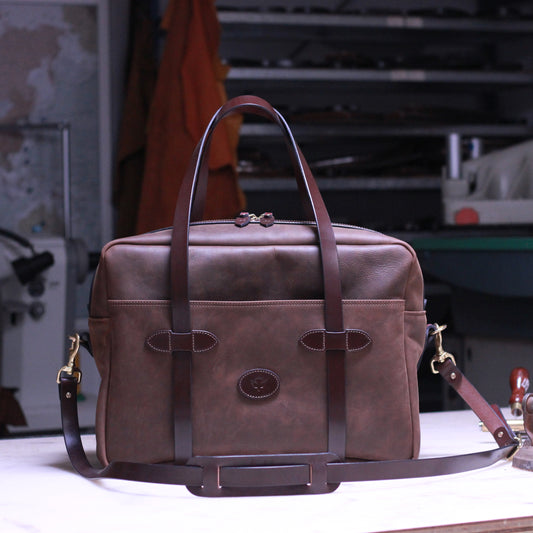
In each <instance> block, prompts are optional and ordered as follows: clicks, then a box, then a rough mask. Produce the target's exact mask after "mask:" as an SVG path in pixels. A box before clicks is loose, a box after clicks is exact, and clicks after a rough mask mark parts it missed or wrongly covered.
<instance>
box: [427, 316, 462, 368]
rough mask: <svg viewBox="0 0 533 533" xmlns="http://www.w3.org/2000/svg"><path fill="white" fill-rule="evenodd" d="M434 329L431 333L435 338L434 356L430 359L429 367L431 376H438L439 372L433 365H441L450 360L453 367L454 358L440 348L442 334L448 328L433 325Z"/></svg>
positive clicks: (444, 325)
mask: <svg viewBox="0 0 533 533" xmlns="http://www.w3.org/2000/svg"><path fill="white" fill-rule="evenodd" d="M434 327H435V329H434V330H433V331H432V332H431V335H433V336H434V337H435V341H434V342H435V350H436V352H435V355H434V356H433V358H432V359H431V362H430V365H431V371H432V372H433V374H438V373H439V371H438V370H437V369H436V367H435V364H437V363H438V364H442V363H444V361H446V359H451V361H452V363H453V364H454V365H455V364H456V363H455V357H454V356H453V355H452V354H451V353H448V352H445V351H444V349H443V347H442V332H443V331H444V330H445V329H446V328H447V327H448V326H447V325H446V324H443V325H442V326H439V325H438V324H434Z"/></svg>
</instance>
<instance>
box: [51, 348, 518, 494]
mask: <svg viewBox="0 0 533 533" xmlns="http://www.w3.org/2000/svg"><path fill="white" fill-rule="evenodd" d="M444 354H445V355H444V357H443V356H442V354H440V359H439V358H438V357H437V359H435V360H434V361H433V362H432V366H433V367H434V368H435V369H436V371H438V373H439V374H441V376H442V377H443V378H444V379H445V380H446V381H447V382H448V383H449V384H450V385H451V386H452V387H453V388H454V389H455V390H456V391H457V392H458V394H459V395H460V396H461V397H462V398H463V399H464V400H465V402H466V403H467V404H468V405H469V406H470V407H471V409H472V410H473V411H474V412H475V413H476V415H477V416H478V417H479V418H480V419H481V421H482V422H484V423H485V425H486V426H487V428H488V430H489V431H490V432H491V433H492V435H493V437H494V439H495V441H496V443H497V444H498V448H495V449H493V450H488V451H483V452H477V453H471V454H465V455H455V456H450V457H440V458H428V459H414V460H395V461H365V462H336V457H335V456H334V455H333V454H330V453H322V454H297V455H265V456H230V457H194V458H193V459H192V460H191V461H190V462H189V464H187V465H175V464H141V463H131V462H121V461H116V462H112V463H110V464H109V465H108V466H106V467H105V468H102V469H97V468H94V467H93V466H92V465H91V464H90V463H89V460H88V459H87V456H86V454H85V451H84V449H83V444H82V441H81V436H80V428H79V422H78V409H77V385H78V381H79V376H78V375H74V373H69V371H68V369H67V368H66V367H64V368H63V369H62V370H64V371H63V372H60V374H59V376H58V383H59V397H60V404H61V418H62V425H63V435H64V439H65V444H66V448H67V452H68V455H69V457H70V460H71V463H72V465H73V466H74V468H75V469H76V470H77V471H78V472H79V473H80V474H81V475H82V476H84V477H87V478H116V479H127V480H135V481H147V482H152V483H168V484H176V485H186V486H187V488H188V489H189V490H190V491H191V492H192V493H194V494H197V495H200V496H252V495H270V494H305V493H325V492H331V491H333V490H335V489H336V488H337V487H338V486H339V484H340V483H341V482H344V481H369V480H384V479H401V478H416V477H427V476H438V475H444V474H454V473H458V472H465V471H468V470H474V469H476V468H482V467H486V466H489V465H491V464H493V463H495V462H496V461H498V460H500V459H503V458H507V457H510V456H511V455H512V454H513V453H514V451H515V450H516V448H517V446H518V439H517V438H516V436H515V435H514V433H513V431H512V430H511V429H510V428H509V426H508V424H507V423H506V422H505V419H503V417H502V415H501V413H500V412H499V410H498V409H497V408H496V409H494V408H493V407H491V406H490V405H489V404H488V403H487V402H486V401H485V399H484V398H483V397H482V396H481V394H480V393H479V392H478V391H477V390H476V389H475V387H474V386H473V385H472V384H471V383H470V382H469V381H468V380H467V379H466V377H465V376H464V375H463V373H462V372H461V371H460V370H459V368H458V367H457V366H456V365H455V363H454V361H453V358H452V357H451V356H449V354H446V352H444ZM437 355H439V353H438V354H437ZM446 356H449V357H446ZM71 370H72V369H71Z"/></svg>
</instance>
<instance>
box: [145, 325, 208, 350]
mask: <svg viewBox="0 0 533 533" xmlns="http://www.w3.org/2000/svg"><path fill="white" fill-rule="evenodd" d="M217 343H218V339H217V338H216V337H215V335H213V334H212V333H209V331H202V330H193V331H192V332H190V333H174V332H173V331H171V330H169V329H165V330H159V331H156V332H155V333H153V334H152V335H150V336H149V337H148V338H147V339H146V345H147V346H148V347H149V348H150V349H151V350H153V351H155V352H165V353H168V352H177V351H187V352H194V353H198V352H207V351H209V350H211V349H212V348H214V347H215V346H216V345H217Z"/></svg>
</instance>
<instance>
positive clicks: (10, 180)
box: [0, 1, 100, 249]
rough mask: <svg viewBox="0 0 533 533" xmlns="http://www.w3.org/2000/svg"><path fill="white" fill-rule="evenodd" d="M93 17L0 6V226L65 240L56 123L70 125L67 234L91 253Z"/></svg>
mask: <svg viewBox="0 0 533 533" xmlns="http://www.w3.org/2000/svg"><path fill="white" fill-rule="evenodd" d="M96 15H97V13H96V7H95V6H83V5H73V6H61V5H58V4H50V5H47V4H42V5H35V4H26V3H17V2H14V1H12V2H3V1H0V190H1V193H2V194H1V196H0V227H4V228H6V229H10V230H12V231H17V232H19V233H22V234H25V235H28V234H30V235H31V234H32V233H34V234H35V233H46V234H53V235H62V234H63V231H64V228H63V220H64V219H63V208H62V205H63V178H62V159H61V133H60V129H58V127H57V124H68V127H69V130H70V162H71V205H72V228H73V236H74V237H79V238H83V239H84V240H85V241H86V243H87V245H88V246H89V249H95V248H98V247H99V245H100V229H99V228H100V225H99V188H98V187H99V186H98V181H99V176H98V111H97V110H98V56H97V28H96V23H97V21H96ZM13 124H17V125H21V124H24V125H26V126H29V127H24V128H22V129H20V130H16V131H15V130H10V131H5V127H6V126H7V125H13ZM32 125H33V126H35V125H39V128H32V127H31V126H32ZM2 126H3V127H4V129H3V130H2Z"/></svg>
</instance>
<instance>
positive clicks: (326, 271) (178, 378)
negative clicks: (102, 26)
mask: <svg viewBox="0 0 533 533" xmlns="http://www.w3.org/2000/svg"><path fill="white" fill-rule="evenodd" d="M236 112H248V113H252V114H257V115H260V116H263V117H265V118H268V119H270V120H272V121H273V122H275V123H276V124H278V125H279V126H280V128H281V130H282V131H283V134H284V136H285V138H286V140H287V141H288V147H289V154H290V156H291V159H292V160H293V162H294V163H295V167H296V168H297V169H299V172H297V173H296V178H297V180H298V183H299V186H300V188H301V189H302V190H305V191H306V198H307V201H308V205H309V206H310V207H311V211H312V214H313V219H314V220H315V222H316V226H317V234H318V245H319V249H320V256H321V264H322V275H323V283H324V321H325V328H326V331H328V332H331V333H341V332H344V325H343V313H342V293H341V279H340V269H339V261H338V255H337V244H336V241H335V234H334V232H333V227H332V225H331V220H330V218H329V214H328V212H327V209H326V206H325V204H324V201H323V199H322V196H321V194H320V191H319V190H318V186H317V185H316V182H315V180H314V178H313V176H312V174H311V171H310V170H309V166H308V165H307V162H306V161H305V158H304V156H303V154H302V153H301V151H300V150H299V148H298V146H297V144H296V142H295V140H294V137H293V135H292V133H291V131H290V128H289V126H288V125H287V123H286V122H285V120H284V118H283V117H282V116H281V115H280V114H279V113H278V112H277V111H276V110H275V109H274V108H272V107H271V106H270V104H268V102H266V101H265V100H262V99H261V98H257V97H254V96H241V97H237V98H234V99H232V100H229V101H228V102H227V103H226V104H224V105H223V106H222V107H221V108H220V109H219V110H218V112H217V113H216V114H215V115H214V117H213V119H212V120H211V122H210V124H209V125H208V127H207V129H206V132H205V134H204V136H203V138H202V140H201V141H200V142H199V144H198V146H197V148H196V149H195V152H194V157H193V163H192V164H191V165H190V167H189V170H188V172H187V174H186V176H185V177H184V179H183V182H182V186H181V189H180V193H179V196H178V201H177V205H176V211H175V214H174V224H173V232H172V242H171V251H170V274H171V280H170V284H171V300H172V325H173V331H174V332H175V333H189V332H190V331H191V320H190V303H189V274H188V243H189V226H190V221H191V215H192V205H193V202H194V197H195V193H196V190H197V185H198V181H199V178H200V174H201V173H202V172H204V173H205V172H206V169H207V161H208V158H209V147H210V142H211V138H212V134H213V132H214V129H215V128H216V126H217V124H218V123H219V122H220V121H221V120H222V119H224V118H225V117H226V116H228V115H230V114H232V113H236ZM202 169H203V170H202ZM202 194H203V193H202ZM326 355H327V357H326V361H327V376H328V377H327V380H328V389H327V391H328V392H327V394H328V424H329V426H328V443H329V445H328V450H329V451H330V452H331V453H334V454H335V455H337V456H338V457H340V458H344V456H345V449H346V406H345V372H344V366H345V365H344V357H345V353H344V351H342V350H327V352H326ZM178 370H179V371H180V372H181V373H180V374H178ZM189 378H190V354H189V357H187V356H186V355H185V352H175V355H174V382H175V390H176V392H178V391H179V395H178V396H176V398H175V422H176V426H178V425H179V428H176V431H175V436H176V442H175V454H176V461H181V460H183V458H184V457H186V456H187V454H188V453H190V452H191V448H192V445H191V443H190V442H188V441H187V439H188V438H189V436H190V435H192V421H191V403H190V402H191V400H190V396H189V397H188V398H187V397H186V396H185V395H186V393H185V392H184V391H187V390H190V383H185V381H186V380H188V379H189ZM178 401H179V404H178ZM191 456H192V453H191V454H190V455H189V457H191ZM178 458H180V459H178Z"/></svg>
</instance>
